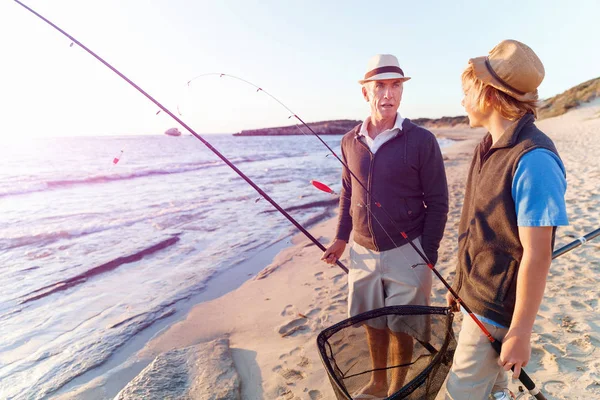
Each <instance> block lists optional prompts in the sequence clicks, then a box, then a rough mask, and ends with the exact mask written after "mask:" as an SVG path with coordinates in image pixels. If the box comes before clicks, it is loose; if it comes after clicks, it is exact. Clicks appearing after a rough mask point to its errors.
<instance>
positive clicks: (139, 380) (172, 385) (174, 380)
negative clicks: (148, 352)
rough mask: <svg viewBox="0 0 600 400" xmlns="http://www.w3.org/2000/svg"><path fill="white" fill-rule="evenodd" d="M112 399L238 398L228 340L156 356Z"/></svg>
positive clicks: (204, 399)
mask: <svg viewBox="0 0 600 400" xmlns="http://www.w3.org/2000/svg"><path fill="white" fill-rule="evenodd" d="M115 399H118V400H134V399H148V400H153V399H156V400H163V399H181V400H217V399H224V400H239V399H240V378H239V376H238V373H237V371H236V369H235V365H234V363H233V359H232V357H231V350H230V349H229V340H228V339H219V340H215V341H212V342H208V343H202V344H199V345H195V346H191V347H186V348H183V349H177V350H171V351H168V352H166V353H163V354H161V355H159V356H158V357H156V359H154V361H153V362H152V363H151V364H150V365H148V366H147V367H146V368H145V369H144V370H143V371H142V372H140V374H139V375H138V376H136V377H135V378H134V379H133V380H132V381H131V382H129V384H128V385H127V386H126V387H125V388H124V389H123V390H121V392H119V394H118V395H117V397H116V398H115Z"/></svg>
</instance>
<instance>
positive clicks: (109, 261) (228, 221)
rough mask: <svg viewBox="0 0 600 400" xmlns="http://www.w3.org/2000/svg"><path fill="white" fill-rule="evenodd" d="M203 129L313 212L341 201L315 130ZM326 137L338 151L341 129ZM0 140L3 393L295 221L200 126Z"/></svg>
mask: <svg viewBox="0 0 600 400" xmlns="http://www.w3.org/2000/svg"><path fill="white" fill-rule="evenodd" d="M203 137H204V138H205V139H207V140H208V141H210V143H211V144H212V145H213V146H214V147H215V148H216V149H218V150H219V151H220V152H221V153H223V154H224V155H225V156H226V157H228V158H229V159H230V160H231V161H232V162H233V163H234V164H235V165H236V166H237V167H239V169H241V170H242V171H243V172H244V173H245V174H246V175H248V176H249V177H250V178H251V179H252V180H254V181H255V182H256V183H257V184H258V186H260V187H261V188H262V189H263V190H264V191H265V192H266V193H268V194H269V195H270V196H271V197H272V198H273V199H274V200H275V201H276V202H278V203H279V204H280V205H281V206H282V207H283V208H284V209H286V210H289V213H290V214H291V215H292V216H293V217H294V218H295V219H296V220H297V221H299V222H300V223H302V224H303V225H305V226H310V225H311V224H314V223H316V222H318V221H320V220H322V219H324V218H326V217H328V216H330V215H332V212H333V210H334V209H335V206H336V204H337V199H336V197H334V196H332V195H329V194H326V193H323V192H320V191H318V190H316V189H315V188H313V186H312V185H311V184H310V180H311V179H315V180H318V181H321V182H323V183H326V184H328V185H330V186H331V187H332V188H333V189H334V190H336V191H338V190H339V188H340V175H341V165H340V163H339V162H338V161H337V160H336V159H335V158H334V157H332V156H330V155H329V156H328V151H327V149H326V148H325V147H324V146H323V145H322V144H321V143H320V142H319V141H318V140H317V139H316V138H315V137H311V136H280V137H275V136H271V137H264V136H263V137H234V136H232V135H206V136H203ZM323 138H324V140H325V141H326V142H327V143H328V144H329V145H330V146H331V147H332V148H333V149H334V150H336V151H338V149H339V145H340V140H341V136H324V137H323ZM449 143H450V141H445V140H441V141H440V145H441V146H442V147H444V146H446V145H448V144H449ZM3 153H4V154H3V156H2V158H0V210H1V213H0V288H1V289H0V399H5V398H9V399H12V398H14V399H21V398H26V399H41V398H47V397H48V395H51V394H52V393H53V392H55V391H56V390H57V389H59V388H60V387H62V386H63V385H65V384H66V383H68V382H69V381H71V380H72V379H73V378H75V377H77V376H80V375H82V374H84V373H85V372H86V371H90V370H92V369H93V368H95V367H97V366H99V365H101V364H103V363H104V362H106V361H107V360H108V359H109V358H110V357H111V356H112V355H114V353H115V352H116V351H117V350H118V349H119V348H121V347H122V346H123V345H124V344H126V343H127V342H128V341H129V340H131V339H132V338H133V337H135V336H136V335H139V334H140V332H142V331H144V329H146V328H148V327H150V326H152V325H153V324H155V323H156V322H157V321H160V320H161V319H163V318H166V317H168V316H170V315H173V314H174V313H175V312H176V310H177V307H178V305H179V304H180V303H181V301H182V300H184V299H189V298H190V297H191V296H193V295H194V294H197V293H200V292H201V291H202V290H203V289H205V288H206V287H207V285H211V278H212V277H215V276H216V274H219V273H221V272H223V271H225V270H227V269H229V268H232V267H234V266H236V265H239V264H240V263H241V262H243V261H244V260H246V259H248V258H250V257H251V256H252V255H253V254H256V253H257V252H259V251H261V250H263V249H265V248H267V247H269V246H271V245H272V244H274V243H276V242H279V241H281V240H283V239H284V238H286V237H288V236H289V235H290V234H292V233H295V232H296V231H297V230H296V228H295V227H294V226H293V225H292V224H291V223H290V222H288V221H287V220H286V219H285V218H284V217H283V216H282V215H281V214H279V213H278V212H277V211H276V210H275V209H274V208H273V207H272V206H271V205H270V204H269V203H268V202H267V201H266V200H264V199H261V198H260V196H259V194H258V193H257V192H255V191H254V189H252V188H251V187H250V186H249V185H248V184H247V183H246V182H244V181H243V180H242V179H241V178H240V177H238V176H237V174H235V172H234V171H233V170H231V169H230V168H229V167H228V166H227V165H225V164H224V163H223V162H222V161H221V160H219V159H218V158H217V157H216V156H215V155H214V154H213V153H212V152H211V151H210V150H208V149H207V148H206V147H205V146H204V145H203V144H202V143H201V142H200V141H198V140H197V139H196V138H194V137H193V136H187V135H185V136H180V137H168V136H111V137H70V138H46V139H36V140H35V141H30V142H20V143H15V144H9V145H6V146H5V149H4V152H3ZM115 157H118V158H119V161H118V162H117V163H116V164H114V163H113V159H114V158H115ZM324 244H326V243H324Z"/></svg>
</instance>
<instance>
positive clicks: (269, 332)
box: [53, 104, 600, 400]
mask: <svg viewBox="0 0 600 400" xmlns="http://www.w3.org/2000/svg"><path fill="white" fill-rule="evenodd" d="M599 116H600V104H592V105H589V106H586V107H581V108H579V109H576V110H574V111H571V112H570V113H568V114H565V115H562V116H559V117H556V118H551V119H547V120H542V121H539V122H538V126H539V127H540V129H542V130H543V131H544V132H546V133H547V134H548V135H549V136H550V137H551V138H552V139H553V140H554V141H555V143H556V145H557V148H558V150H559V152H560V154H561V157H562V159H563V161H564V163H565V166H566V169H567V181H568V190H567V205H568V213H569V219H570V224H571V225H570V226H569V227H562V228H560V229H559V230H558V232H557V239H556V246H555V248H559V247H560V246H561V245H564V244H566V243H569V242H571V241H572V240H573V239H575V238H578V237H580V236H582V235H584V234H585V233H588V232H590V231H592V230H594V229H596V228H597V227H598V225H599V224H600V191H599V189H598V187H599V185H598V182H599V181H600V163H599V162H598V160H597V157H595V154H598V152H599V151H600V144H599V143H600V118H599ZM434 132H435V133H436V135H437V136H438V138H446V139H452V140H454V141H455V143H454V144H453V145H452V146H450V147H446V148H444V149H443V153H444V159H445V165H446V173H447V177H448V187H449V193H450V213H449V218H448V223H447V226H446V231H445V235H444V239H443V241H442V243H441V246H440V256H439V261H438V264H437V269H438V270H439V271H440V273H441V274H442V276H443V277H444V278H445V279H447V280H448V281H449V282H452V280H453V278H454V273H453V271H454V268H455V263H456V251H457V248H456V244H457V228H458V221H459V217H460V211H461V206H462V200H463V193H464V182H465V177H466V174H467V169H468V166H469V163H470V161H471V158H472V153H473V149H474V147H475V145H476V143H477V142H478V141H479V140H480V138H481V137H482V136H483V134H484V131H483V130H481V129H468V128H466V127H453V128H447V129H436V130H434ZM240 184H241V183H240ZM311 200H313V199H311ZM330 209H331V207H330ZM318 215H325V216H326V217H327V213H326V212H325V211H324V210H319V212H318ZM310 217H311V218H312V216H310ZM307 218H309V217H307ZM321 218H322V217H321ZM336 223H337V216H336V215H329V217H328V218H326V219H325V220H322V221H321V222H318V223H316V224H314V225H312V226H311V227H310V229H309V231H310V232H311V234H312V235H313V236H314V237H315V238H317V239H318V240H319V241H320V242H321V243H323V244H324V245H326V244H327V243H329V242H330V241H331V240H332V238H333V235H334V233H335V226H336ZM268 250H269V249H268V248H267V249H265V248H261V249H259V250H257V254H258V255H257V256H255V257H250V256H248V257H247V258H248V260H247V261H246V267H244V268H243V269H238V270H236V271H237V272H236V271H231V272H229V273H230V274H232V273H235V274H236V278H235V279H236V280H237V281H239V283H236V284H233V283H231V281H232V280H231V278H230V277H231V276H232V275H227V273H228V272H225V273H223V275H222V276H223V279H221V281H216V283H215V281H209V284H208V286H210V285H211V284H213V285H221V286H222V288H223V289H222V290H221V291H220V292H219V291H218V290H217V291H216V292H214V293H213V294H212V295H211V296H210V297H213V298H212V299H210V297H207V298H208V299H210V300H205V299H201V298H200V299H199V300H197V301H198V302H199V304H196V305H193V304H190V309H189V312H188V311H185V312H186V315H185V316H181V317H180V318H178V319H176V321H175V322H173V323H168V324H165V325H164V329H162V330H161V331H160V332H158V333H156V334H155V335H153V336H146V339H144V340H143V343H141V344H139V346H138V347H139V348H138V349H136V350H135V351H133V352H132V354H131V355H127V356H126V357H124V358H123V359H122V360H121V362H120V363H118V364H115V365H112V366H111V368H105V370H104V371H103V373H102V374H97V375H98V376H97V377H95V378H94V379H91V380H88V381H86V382H83V383H81V384H79V385H74V384H71V385H70V387H69V388H68V390H61V391H59V392H58V393H56V395H55V396H53V397H55V398H59V399H78V398H85V399H104V398H113V397H115V395H116V394H117V393H118V395H117V398H119V399H133V398H151V396H150V394H151V393H155V392H153V391H152V390H156V388H157V387H160V386H161V384H160V382H162V381H166V382H167V383H169V382H170V383H171V384H170V386H169V385H167V387H170V390H175V392H177V391H179V392H180V393H181V397H180V398H186V397H185V396H188V398H198V399H218V398H240V399H252V400H254V399H311V400H313V399H335V395H334V393H333V390H332V388H331V385H330V383H329V380H328V378H327V374H326V373H325V370H324V368H323V366H322V363H321V360H320V358H319V354H318V352H317V347H316V337H317V335H318V334H319V332H320V331H322V330H323V329H325V328H327V327H329V326H331V325H333V324H335V323H337V322H339V321H341V320H343V319H345V318H346V317H347V283H346V275H345V273H344V272H343V271H342V270H341V269H339V268H338V267H337V266H329V265H326V264H324V263H322V262H321V261H320V260H319V258H320V256H321V251H320V250H319V249H318V248H317V247H316V246H315V245H314V244H313V243H312V242H310V241H309V240H308V239H307V238H306V237H304V236H303V235H302V234H300V233H296V234H294V235H293V236H292V237H289V238H284V239H283V240H279V241H275V244H274V245H272V246H271V247H270V253H269V251H268ZM599 250H600V243H599V242H597V241H592V242H590V243H588V244H586V245H585V246H582V247H581V248H579V249H576V250H574V251H572V252H570V253H567V254H566V255H564V256H562V257H560V258H559V259H557V260H555V261H554V262H553V265H552V267H551V271H550V276H549V278H548V284H547V288H546V293H545V298H544V302H543V304H542V307H541V309H540V312H539V314H538V318H537V320H536V324H535V328H534V334H533V343H532V358H531V361H530V364H529V366H528V367H527V372H528V373H529V374H530V376H531V377H532V378H533V380H534V381H535V382H536V383H537V384H538V386H540V387H541V389H542V390H543V391H544V393H545V394H546V396H547V397H548V399H589V398H597V397H599V396H600V362H598V361H597V358H598V351H599V350H598V345H599V344H600V319H599V318H598V317H597V316H596V314H597V313H598V311H599V308H600V306H599V304H598V298H599V297H600V293H599V292H600V289H599V288H598V285H597V284H596V282H597V279H596V275H597V273H598V272H600V251H599ZM265 252H266V253H265ZM260 254H262V256H261V255H260ZM274 254H276V255H274ZM273 255H274V256H273ZM342 262H343V263H345V264H348V260H347V251H346V255H345V256H344V257H343V259H342ZM233 270H235V268H234V269H233ZM219 276H220V275H217V278H215V279H218V277H219ZM228 287H230V289H227V288H228ZM229 290H231V291H229ZM445 294H446V291H445V289H444V287H443V286H442V284H441V283H440V282H438V281H437V280H435V279H434V286H433V294H432V296H433V297H432V304H433V305H445ZM461 318H462V316H460V315H457V316H456V319H455V323H454V328H455V331H456V333H457V334H458V331H459V327H460V321H461ZM182 360H184V361H182ZM200 360H202V362H201V361H200ZM210 360H214V363H212V364H211V363H210ZM207 362H208V364H206V363H207ZM181 365H187V367H186V368H184V369H183V370H181V369H180V368H181ZM173 374H175V375H177V377H178V379H181V382H180V385H179V386H177V385H175V386H177V388H175V389H174V388H173V384H172V382H173V381H174V380H173V379H174V378H173V376H174V375H173ZM153 382H154V383H156V384H155V385H153ZM157 382H158V383H157ZM186 382H187V383H186ZM194 382H195V383H194ZM518 385H519V383H518V382H513V386H512V388H513V389H514V390H516V388H517V386H518ZM148 396H150V397H148ZM154 398H160V397H154Z"/></svg>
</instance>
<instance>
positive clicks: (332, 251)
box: [321, 239, 346, 264]
mask: <svg viewBox="0 0 600 400" xmlns="http://www.w3.org/2000/svg"><path fill="white" fill-rule="evenodd" d="M345 249H346V242H344V241H343V240H341V239H335V241H334V242H333V243H332V244H331V245H330V246H329V248H328V249H327V250H325V253H323V256H322V257H321V260H323V261H325V262H326V263H327V264H335V263H336V262H337V260H339V258H340V257H341V256H342V254H344V250H345Z"/></svg>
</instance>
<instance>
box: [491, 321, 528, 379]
mask: <svg viewBox="0 0 600 400" xmlns="http://www.w3.org/2000/svg"><path fill="white" fill-rule="evenodd" d="M530 357H531V332H519V331H517V330H509V331H508V333H507V334H506V336H505V337H504V340H503V341H502V351H501V352H500V358H498V365H500V366H501V367H503V368H504V370H505V371H509V370H510V369H511V368H512V367H513V366H514V367H515V369H514V372H513V378H514V379H517V378H518V377H519V375H520V374H521V368H522V367H526V366H527V363H528V362H529V358H530Z"/></svg>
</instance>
